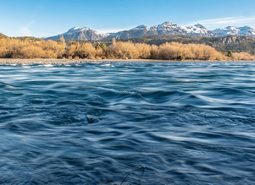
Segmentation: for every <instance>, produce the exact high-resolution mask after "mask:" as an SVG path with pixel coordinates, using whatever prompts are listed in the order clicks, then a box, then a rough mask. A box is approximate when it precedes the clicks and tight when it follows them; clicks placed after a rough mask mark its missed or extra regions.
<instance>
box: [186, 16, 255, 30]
mask: <svg viewBox="0 0 255 185" xmlns="http://www.w3.org/2000/svg"><path fill="white" fill-rule="evenodd" d="M197 23H199V24H202V25H204V26H206V27H207V28H210V29H214V28H219V27H225V26H252V27H255V16H251V17H223V18H217V19H204V20H199V21H196V22H193V23H190V24H197Z"/></svg>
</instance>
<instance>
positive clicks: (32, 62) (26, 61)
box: [0, 58, 255, 65]
mask: <svg viewBox="0 0 255 185" xmlns="http://www.w3.org/2000/svg"><path fill="white" fill-rule="evenodd" d="M93 62H94V63H104V62H105V63H112V62H137V63H139V62H148V63H152V62H162V63H163V62H180V63H181V62H255V61H254V60H237V61H235V60H154V59H14V58H1V59H0V65H58V64H59V65H63V64H83V63H93Z"/></svg>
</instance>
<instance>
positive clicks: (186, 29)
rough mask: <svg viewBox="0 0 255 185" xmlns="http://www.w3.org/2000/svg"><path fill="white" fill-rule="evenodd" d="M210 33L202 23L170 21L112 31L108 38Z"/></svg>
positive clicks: (123, 38) (207, 34)
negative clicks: (192, 23) (192, 24)
mask: <svg viewBox="0 0 255 185" xmlns="http://www.w3.org/2000/svg"><path fill="white" fill-rule="evenodd" d="M209 33H210V31H208V30H207V29H206V28H205V27H204V26H202V25H200V24H196V25H194V26H180V25H177V24H173V23H170V22H164V23H162V24H159V25H156V26H152V27H150V28H148V27H147V26H145V25H140V26H137V27H135V28H132V29H130V30H125V31H120V32H118V33H112V34H110V35H109V37H108V39H111V38H116V39H120V40H127V39H135V38H143V37H149V36H154V37H156V36H163V35H188V36H209V35H210V34H209Z"/></svg>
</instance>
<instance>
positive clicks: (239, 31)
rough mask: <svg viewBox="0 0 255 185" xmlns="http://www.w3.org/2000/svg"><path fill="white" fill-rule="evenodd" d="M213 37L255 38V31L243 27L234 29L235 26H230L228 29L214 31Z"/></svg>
mask: <svg viewBox="0 0 255 185" xmlns="http://www.w3.org/2000/svg"><path fill="white" fill-rule="evenodd" d="M213 35H214V36H216V37H222V36H228V35H233V36H255V29H253V28H251V27H248V26H243V27H234V26H228V27H226V28H222V29H220V28H219V29H216V30H214V31H213Z"/></svg>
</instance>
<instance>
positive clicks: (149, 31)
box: [46, 22, 255, 41]
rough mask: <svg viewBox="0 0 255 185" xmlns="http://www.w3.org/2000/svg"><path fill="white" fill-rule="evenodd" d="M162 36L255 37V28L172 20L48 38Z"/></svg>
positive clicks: (74, 31) (73, 30)
mask: <svg viewBox="0 0 255 185" xmlns="http://www.w3.org/2000/svg"><path fill="white" fill-rule="evenodd" d="M162 36H191V37H225V36H249V37H255V29H253V28H251V27H248V26H243V27H234V26H228V27H226V28H218V29H215V30H208V29H207V28H206V27H204V26H203V25H201V24H196V25H193V26H182V25H178V24H174V23H171V22H164V23H162V24H159V25H156V26H152V27H147V26H145V25H140V26H137V27H135V28H132V29H130V30H123V31H119V32H116V33H107V34H101V33H99V32H97V31H96V30H93V29H90V28H87V27H81V28H80V27H74V28H71V29H70V30H68V31H67V32H65V33H63V34H59V35H56V36H52V37H48V38H46V39H47V40H60V39H61V38H64V39H65V40H66V41H101V40H111V39H113V38H115V39H117V40H129V39H141V38H146V37H154V38H156V37H162Z"/></svg>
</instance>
